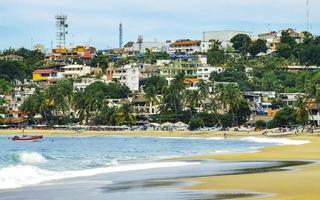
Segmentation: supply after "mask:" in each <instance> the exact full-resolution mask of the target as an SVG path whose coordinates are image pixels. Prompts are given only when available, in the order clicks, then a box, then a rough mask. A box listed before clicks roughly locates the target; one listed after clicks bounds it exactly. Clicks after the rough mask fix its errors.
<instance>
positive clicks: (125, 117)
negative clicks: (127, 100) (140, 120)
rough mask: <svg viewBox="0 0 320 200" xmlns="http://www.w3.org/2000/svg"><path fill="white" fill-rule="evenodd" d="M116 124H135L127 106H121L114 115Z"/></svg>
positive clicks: (131, 112) (130, 110) (131, 111)
mask: <svg viewBox="0 0 320 200" xmlns="http://www.w3.org/2000/svg"><path fill="white" fill-rule="evenodd" d="M116 122H117V124H125V123H126V124H127V125H128V126H130V125H134V124H135V123H136V118H135V116H134V114H133V110H132V109H131V107H130V105H129V104H125V105H123V106H122V107H121V108H120V109H119V110H118V112H117V114H116Z"/></svg>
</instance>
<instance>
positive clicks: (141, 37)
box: [137, 35, 143, 52]
mask: <svg viewBox="0 0 320 200" xmlns="http://www.w3.org/2000/svg"><path fill="white" fill-rule="evenodd" d="M137 43H138V44H139V52H141V49H142V43H143V36H142V35H139V36H138V42H137Z"/></svg>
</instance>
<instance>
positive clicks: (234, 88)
mask: <svg viewBox="0 0 320 200" xmlns="http://www.w3.org/2000/svg"><path fill="white" fill-rule="evenodd" d="M218 99H219V101H220V102H221V104H222V108H223V109H224V110H225V111H229V112H231V114H232V116H233V117H235V116H234V114H235V111H236V109H238V108H239V107H240V105H241V102H242V99H243V97H242V94H241V91H240V88H239V86H238V85H236V84H226V85H219V86H218ZM234 119H235V118H234Z"/></svg>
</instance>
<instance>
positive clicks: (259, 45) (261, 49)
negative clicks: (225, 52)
mask: <svg viewBox="0 0 320 200" xmlns="http://www.w3.org/2000/svg"><path fill="white" fill-rule="evenodd" d="M267 50H268V47H267V41H265V40H261V39H258V40H256V41H254V42H252V44H251V46H250V47H249V53H250V54H251V55H252V56H254V57H255V56H257V55H258V54H259V53H266V52H267Z"/></svg>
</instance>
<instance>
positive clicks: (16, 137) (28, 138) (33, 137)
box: [12, 135, 43, 141]
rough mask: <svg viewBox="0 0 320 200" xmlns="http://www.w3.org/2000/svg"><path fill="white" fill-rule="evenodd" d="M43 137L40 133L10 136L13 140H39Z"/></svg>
mask: <svg viewBox="0 0 320 200" xmlns="http://www.w3.org/2000/svg"><path fill="white" fill-rule="evenodd" d="M42 138H43V136H42V135H39V136H28V135H23V136H22V137H19V136H17V135H16V136H14V137H13V138H12V140H13V141H38V140H41V139H42Z"/></svg>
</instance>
